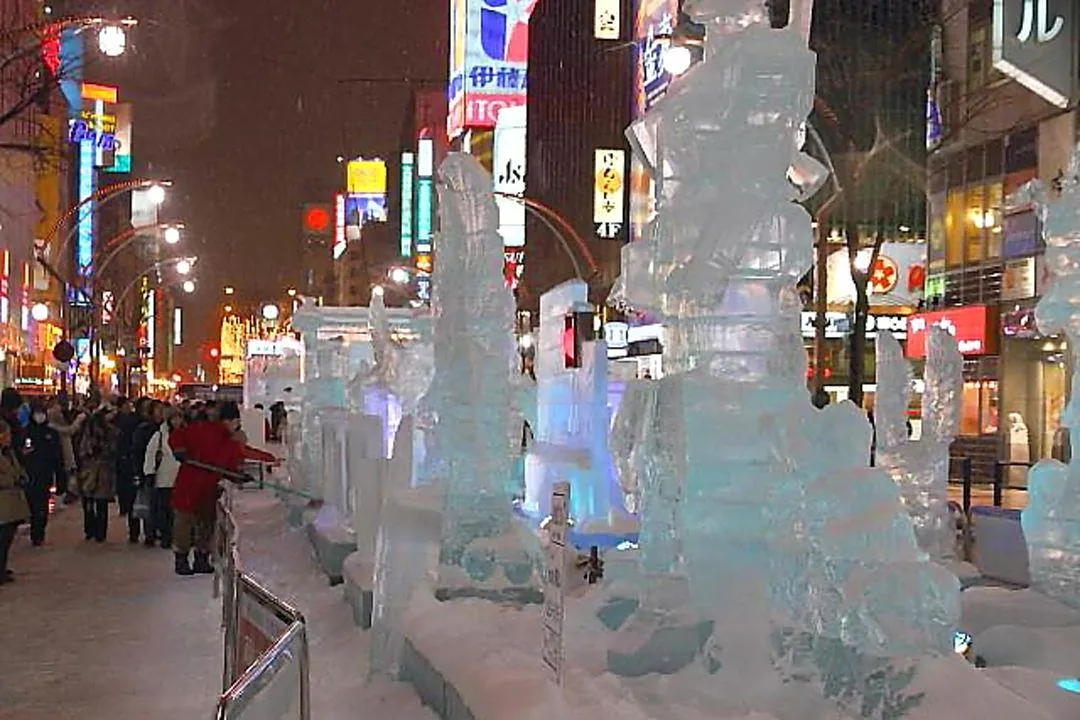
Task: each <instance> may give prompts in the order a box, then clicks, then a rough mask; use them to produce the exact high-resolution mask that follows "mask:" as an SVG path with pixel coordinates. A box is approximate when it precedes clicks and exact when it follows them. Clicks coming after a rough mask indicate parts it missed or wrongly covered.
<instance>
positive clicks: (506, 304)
mask: <svg viewBox="0 0 1080 720" xmlns="http://www.w3.org/2000/svg"><path fill="white" fill-rule="evenodd" d="M439 180H440V185H439V209H440V215H439V218H440V221H441V229H440V233H439V236H438V239H437V244H436V253H437V255H436V263H435V272H434V276H433V278H432V286H433V290H434V297H433V307H434V311H435V326H434V353H435V373H434V376H433V377H432V380H431V385H430V387H429V388H428V393H427V395H426V397H425V398H424V399H423V400H422V401H421V410H420V413H421V415H424V416H426V417H427V418H428V423H429V425H430V426H431V430H430V432H429V433H428V439H429V441H428V447H427V455H426V457H425V464H426V469H425V473H426V476H427V479H428V480H429V481H430V482H433V483H435V484H437V485H439V486H440V487H441V488H442V489H443V490H444V491H445V504H444V509H443V538H442V548H441V552H440V558H439V587H438V593H439V596H440V597H441V598H442V599H447V598H453V597H461V596H478V597H487V598H491V599H496V600H514V599H531V600H537V599H538V597H539V593H538V591H537V590H536V589H535V586H534V573H533V566H532V563H531V560H530V558H529V557H528V555H527V553H526V552H525V550H524V545H523V543H522V541H521V538H520V537H519V536H518V534H517V533H518V530H517V529H516V526H515V523H514V519H513V510H512V505H511V500H512V498H513V494H514V492H515V491H516V490H517V488H516V487H514V479H513V472H512V470H513V452H514V451H515V449H516V447H517V444H518V443H519V442H520V438H521V424H520V419H518V422H517V423H515V422H514V417H513V412H512V408H513V407H514V403H515V398H514V394H513V389H512V382H511V377H512V373H513V372H514V370H515V363H516V359H517V356H516V352H515V345H514V332H513V322H514V307H515V306H514V298H513V296H512V294H511V292H510V290H509V289H507V287H506V285H505V284H504V282H503V275H502V266H503V259H504V258H503V245H502V239H501V237H500V235H499V233H498V231H497V230H496V227H497V222H498V216H497V210H496V207H495V201H494V196H493V195H492V192H491V177H490V176H489V175H488V173H487V172H486V171H485V170H484V169H483V168H482V167H481V166H480V164H479V162H477V161H476V159H475V158H473V157H471V156H469V155H465V154H461V153H451V154H450V156H449V157H447V159H446V160H445V161H443V164H442V166H441V167H440V169H439Z"/></svg>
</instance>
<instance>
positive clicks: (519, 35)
mask: <svg viewBox="0 0 1080 720" xmlns="http://www.w3.org/2000/svg"><path fill="white" fill-rule="evenodd" d="M536 3H537V0H451V2H450V87H449V89H448V92H447V97H448V98H449V103H450V107H449V112H448V113H447V134H448V135H449V136H450V137H451V138H455V137H457V136H458V135H460V134H461V133H462V132H463V131H464V130H465V129H466V128H488V129H490V128H494V127H495V121H496V120H497V119H498V117H499V111H501V110H503V109H504V108H508V107H515V106H518V105H524V104H525V96H526V86H525V83H526V75H527V72H526V69H527V66H528V62H529V18H530V16H531V15H532V12H533V9H534V8H535V7H536Z"/></svg>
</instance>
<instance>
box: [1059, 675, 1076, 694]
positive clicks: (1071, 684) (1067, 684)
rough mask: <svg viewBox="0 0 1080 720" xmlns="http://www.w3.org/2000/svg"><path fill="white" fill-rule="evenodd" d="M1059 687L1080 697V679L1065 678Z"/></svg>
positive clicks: (1060, 681)
mask: <svg viewBox="0 0 1080 720" xmlns="http://www.w3.org/2000/svg"><path fill="white" fill-rule="evenodd" d="M1057 686H1058V687H1059V688H1061V689H1062V690H1064V691H1065V692H1069V693H1074V694H1076V695H1080V678H1064V679H1062V680H1058V681H1057Z"/></svg>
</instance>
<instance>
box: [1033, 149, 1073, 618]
mask: <svg viewBox="0 0 1080 720" xmlns="http://www.w3.org/2000/svg"><path fill="white" fill-rule="evenodd" d="M1041 211H1042V212H1043V213H1044V223H1043V227H1044V232H1045V236H1046V265H1047V267H1048V268H1049V269H1050V272H1051V273H1052V274H1053V283H1052V285H1051V286H1050V291H1049V292H1047V293H1045V294H1044V295H1043V297H1042V300H1040V301H1039V304H1038V305H1037V306H1036V308H1035V320H1036V322H1037V323H1038V326H1039V331H1040V332H1042V333H1043V334H1046V335H1049V334H1051V333H1056V332H1064V333H1065V336H1066V337H1067V338H1068V347H1069V350H1070V351H1071V352H1072V353H1073V363H1072V367H1073V377H1072V392H1071V393H1070V396H1069V403H1068V405H1067V406H1066V407H1065V411H1064V413H1063V414H1062V417H1061V424H1062V425H1063V426H1064V427H1067V428H1069V438H1070V440H1071V441H1072V447H1073V459H1072V460H1071V462H1070V463H1069V464H1068V465H1064V464H1062V463H1061V462H1058V461H1057V460H1043V461H1041V462H1039V464H1037V465H1036V466H1035V467H1034V468H1033V469H1032V471H1031V474H1030V477H1029V482H1028V489H1029V492H1028V505H1027V508H1026V509H1025V510H1024V512H1023V514H1022V515H1021V523H1022V525H1023V528H1024V537H1025V538H1026V539H1027V544H1028V559H1029V562H1030V567H1031V581H1032V584H1033V585H1034V586H1035V587H1037V588H1038V589H1040V590H1042V591H1043V592H1045V593H1046V594H1047V595H1050V596H1051V597H1054V598H1055V599H1057V600H1060V601H1061V602H1064V603H1067V604H1069V605H1072V606H1073V607H1080V458H1078V457H1077V448H1080V362H1078V361H1080V356H1078V355H1077V348H1080V300H1078V298H1080V147H1077V149H1076V151H1075V152H1074V154H1073V156H1072V162H1071V163H1070V164H1069V168H1068V170H1067V171H1066V173H1065V176H1064V180H1063V192H1062V193H1061V196H1060V198H1059V199H1058V200H1057V201H1056V202H1054V203H1052V204H1043V205H1042V206H1041Z"/></svg>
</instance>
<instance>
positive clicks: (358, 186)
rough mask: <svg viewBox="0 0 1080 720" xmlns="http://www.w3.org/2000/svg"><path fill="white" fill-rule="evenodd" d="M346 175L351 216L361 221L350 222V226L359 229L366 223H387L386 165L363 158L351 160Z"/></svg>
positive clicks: (380, 161) (379, 161)
mask: <svg viewBox="0 0 1080 720" xmlns="http://www.w3.org/2000/svg"><path fill="white" fill-rule="evenodd" d="M346 175H347V177H346V186H345V187H346V190H347V191H348V200H347V202H348V204H349V206H350V207H349V209H350V213H349V214H350V215H356V216H357V217H358V219H359V222H353V221H351V220H350V222H349V224H350V225H354V226H356V227H359V226H360V225H361V224H362V223H364V222H380V223H384V222H386V221H387V219H388V218H387V210H386V176H387V171H386V163H385V162H383V161H382V160H364V159H363V158H359V159H357V160H350V161H349V164H348V166H347V171H346Z"/></svg>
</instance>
